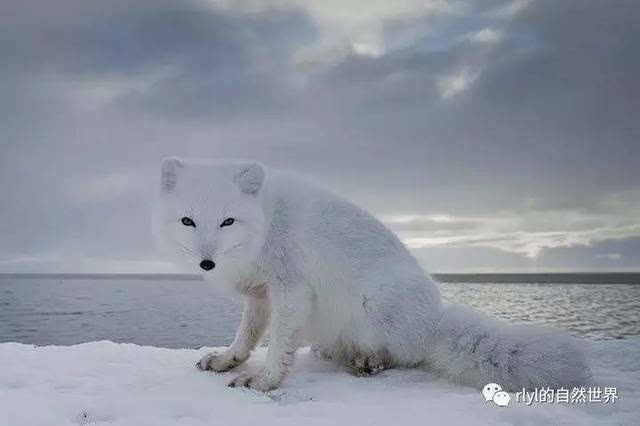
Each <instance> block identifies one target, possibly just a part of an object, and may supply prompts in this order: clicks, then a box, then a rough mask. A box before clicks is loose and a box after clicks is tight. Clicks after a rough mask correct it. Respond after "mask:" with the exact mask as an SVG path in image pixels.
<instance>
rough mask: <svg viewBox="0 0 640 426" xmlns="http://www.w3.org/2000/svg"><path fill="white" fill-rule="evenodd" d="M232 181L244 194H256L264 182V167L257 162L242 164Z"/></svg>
mask: <svg viewBox="0 0 640 426" xmlns="http://www.w3.org/2000/svg"><path fill="white" fill-rule="evenodd" d="M233 182H235V184H236V185H238V188H240V190H241V191H242V192H244V193H246V194H257V193H258V191H260V188H262V183H263V182H264V169H263V168H262V166H261V165H259V164H257V163H252V164H249V165H246V166H242V167H241V168H240V170H239V171H238V172H237V173H236V174H235V176H234V177H233Z"/></svg>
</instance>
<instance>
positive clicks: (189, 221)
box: [182, 217, 196, 228]
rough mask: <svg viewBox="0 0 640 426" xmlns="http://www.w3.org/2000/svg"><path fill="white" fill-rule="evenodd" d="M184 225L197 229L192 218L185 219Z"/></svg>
mask: <svg viewBox="0 0 640 426" xmlns="http://www.w3.org/2000/svg"><path fill="white" fill-rule="evenodd" d="M182 224H183V225H184V226H193V227H194V228H195V227H196V223H195V222H194V221H193V220H192V219H191V218H190V217H183V218H182Z"/></svg>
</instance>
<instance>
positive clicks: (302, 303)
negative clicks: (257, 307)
mask: <svg viewBox="0 0 640 426" xmlns="http://www.w3.org/2000/svg"><path fill="white" fill-rule="evenodd" d="M284 285H286V284H284V283H283V284H282V286H281V287H280V288H278V289H276V291H274V294H273V299H272V312H271V334H270V340H269V349H268V351H267V361H266V364H265V366H264V367H263V368H262V369H260V370H259V371H257V372H247V373H242V374H240V375H239V376H238V377H236V378H235V379H233V380H232V381H231V382H230V383H229V386H230V387H240V386H244V387H248V388H251V389H255V390H257V391H261V392H266V391H270V390H273V389H275V388H277V387H278V386H279V385H280V383H282V381H283V380H284V378H285V377H286V376H287V373H288V372H289V368H290V367H291V366H292V365H293V360H294V356H295V352H296V349H298V345H299V343H300V337H301V332H302V328H303V326H304V323H305V320H306V318H307V316H308V315H307V314H308V312H309V299H308V298H307V297H306V294H304V291H303V289H302V288H301V287H298V288H291V287H288V288H283V287H284Z"/></svg>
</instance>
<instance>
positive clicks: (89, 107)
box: [0, 0, 640, 272]
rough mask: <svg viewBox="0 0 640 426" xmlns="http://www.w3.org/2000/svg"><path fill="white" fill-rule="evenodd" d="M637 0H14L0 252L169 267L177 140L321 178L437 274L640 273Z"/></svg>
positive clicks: (97, 265) (0, 176)
mask: <svg viewBox="0 0 640 426" xmlns="http://www.w3.org/2000/svg"><path fill="white" fill-rule="evenodd" d="M639 16H640V2H638V1H634V0H619V1H615V2H603V1H599V0H575V1H574V0H563V1H556V0H550V1H544V0H515V1H513V0H509V1H501V0H485V1H473V0H469V1H455V0H454V1H443V0H421V1H402V2H389V1H383V0H368V1H344V0H343V1H337V0H328V1H317V2H315V1H314V2H303V1H295V0H290V1H287V0H273V1H271V0H268V1H242V0H241V1H232V0H222V1H214V0H136V1H132V0H130V1H124V0H108V1H101V2H87V1H84V0H58V1H56V2H50V1H45V0H22V1H20V2H2V3H0V58H2V61H1V63H0V93H1V94H2V96H1V97H0V152H1V154H0V203H1V204H0V271H14V270H29V271H38V270H51V269H55V270H65V271H79V270H82V271H87V270H88V271H95V270H100V271H121V270H127V271H130V270H145V271H150V270H151V271H154V270H160V269H161V268H160V266H158V265H157V263H156V262H160V261H159V259H158V258H157V257H156V256H157V255H156V254H155V252H154V251H153V239H152V237H151V230H150V220H149V217H150V211H151V208H152V194H153V192H154V190H155V188H156V185H157V181H158V174H159V171H158V169H159V163H160V160H161V158H163V157H165V156H169V155H177V156H188V157H211V158H219V157H241V158H252V159H255V160H258V161H261V162H263V163H264V164H266V165H267V166H271V167H276V168H287V169H292V170H295V171H297V172H300V173H304V174H306V175H309V176H310V177H311V178H312V179H314V180H316V181H318V182H319V183H321V184H323V185H324V186H328V187H329V188H332V189H333V190H334V191H335V192H337V193H339V194H341V195H344V196H346V197H348V198H350V199H351V200H353V201H354V202H355V203H356V204H358V205H360V206H362V207H364V208H366V209H368V210H369V211H371V212H372V213H374V214H375V215H376V216H377V217H379V218H380V219H381V220H383V221H384V222H385V223H386V224H387V225H388V226H389V227H390V228H391V229H392V230H394V231H395V232H396V233H397V234H398V235H399V237H400V238H401V239H402V240H403V241H404V242H405V243H406V244H407V245H408V246H409V247H410V248H411V250H412V251H413V253H414V254H415V256H416V257H417V258H418V260H419V261H420V262H421V263H422V264H423V265H424V266H425V268H426V269H428V270H429V271H434V272H475V271H491V272H500V271H613V270H620V271H632V270H635V271H638V270H640V219H639V213H638V212H640V144H639V141H640V120H639V119H638V111H640V79H639V78H638V75H640V47H639V46H640V45H639V44H638V40H640V19H638V17H639ZM158 268H160V269H158Z"/></svg>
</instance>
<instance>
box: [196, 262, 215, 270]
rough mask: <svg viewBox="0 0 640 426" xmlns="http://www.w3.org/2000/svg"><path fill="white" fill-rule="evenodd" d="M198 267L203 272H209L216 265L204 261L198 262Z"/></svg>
mask: <svg viewBox="0 0 640 426" xmlns="http://www.w3.org/2000/svg"><path fill="white" fill-rule="evenodd" d="M200 267H201V268H202V269H204V270H205V271H210V270H212V269H213V268H215V267H216V264H215V263H213V260H209V259H205V260H203V261H202V262H200Z"/></svg>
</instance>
